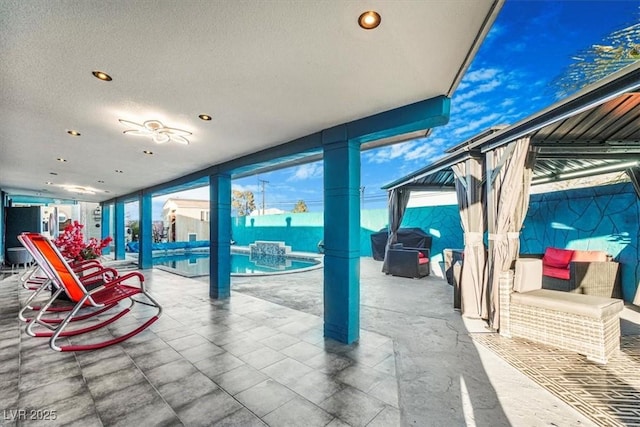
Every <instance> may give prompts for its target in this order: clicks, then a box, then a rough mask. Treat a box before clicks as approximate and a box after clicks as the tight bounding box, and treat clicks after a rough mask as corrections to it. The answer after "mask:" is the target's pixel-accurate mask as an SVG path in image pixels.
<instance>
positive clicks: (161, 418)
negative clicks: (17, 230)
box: [0, 270, 399, 426]
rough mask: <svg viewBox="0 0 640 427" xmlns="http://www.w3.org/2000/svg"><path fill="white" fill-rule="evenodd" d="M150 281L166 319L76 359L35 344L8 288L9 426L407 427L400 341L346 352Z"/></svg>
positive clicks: (0, 293)
mask: <svg viewBox="0 0 640 427" xmlns="http://www.w3.org/2000/svg"><path fill="white" fill-rule="evenodd" d="M145 275H146V277H147V285H148V286H149V289H150V291H151V292H152V294H153V295H154V296H155V297H157V298H158V300H159V301H160V302H161V304H162V305H163V308H164V314H163V315H162V317H161V318H160V320H159V321H158V322H156V323H155V324H154V325H153V326H152V327H151V328H150V329H149V330H147V331H145V332H143V333H142V334H140V335H138V336H136V337H134V338H132V339H130V340H128V341H125V342H124V343H122V344H120V345H116V346H113V347H110V348H107V349H103V350H98V351H91V352H77V353H56V352H54V351H52V350H50V349H49V347H48V342H47V340H46V339H39V338H31V337H28V336H27V335H26V334H25V333H24V332H23V325H20V324H19V323H18V321H17V318H16V314H17V310H18V307H19V300H24V298H25V297H26V295H28V293H27V291H18V284H17V280H15V278H9V279H6V280H4V281H2V282H0V306H1V318H0V322H1V323H0V324H1V326H2V328H1V330H2V332H1V333H0V361H1V363H2V365H1V366H2V368H1V369H0V383H1V384H3V387H2V390H1V391H0V407H2V408H6V410H5V411H4V413H3V414H1V415H2V416H3V417H2V419H1V420H0V423H1V424H2V425H22V424H24V425H28V424H30V423H29V422H24V423H23V422H20V423H18V422H14V421H12V418H14V415H15V412H11V411H15V410H18V409H29V410H31V409H35V410H42V411H47V410H48V411H55V413H56V420H55V421H54V422H48V423H46V425H79V426H93V425H96V426H99V425H123V426H132V425H144V426H147V425H154V426H156V425H188V426H197V425H238V426H252V425H264V424H265V423H266V424H268V425H272V426H286V425H305V426H325V425H331V426H338V425H345V423H347V424H348V425H353V426H364V425H371V426H374V425H383V426H391V425H398V424H399V411H398V392H397V381H396V378H395V359H394V353H393V342H392V340H391V339H389V338H387V337H384V336H381V335H378V334H375V333H364V334H363V335H362V338H361V340H360V343H359V344H358V345H352V346H346V345H342V344H339V343H337V342H335V341H332V340H325V339H324V338H323V336H322V320H321V319H320V318H318V317H317V316H314V315H310V314H306V313H302V312H299V311H296V310H292V309H289V308H286V307H283V306H280V305H277V304H273V303H271V302H267V301H263V300H260V299H257V298H254V297H251V296H247V295H242V294H234V295H233V297H232V298H231V300H230V301H211V300H209V298H208V297H207V286H206V285H203V283H202V282H198V281H193V280H190V279H185V278H182V277H178V276H175V275H173V274H170V273H166V272H162V271H158V270H154V271H153V272H151V271H149V272H145ZM140 307H141V306H138V309H136V312H134V313H131V314H129V315H128V316H125V318H123V319H121V320H118V321H117V322H116V323H115V324H114V326H113V327H110V331H109V332H106V333H105V332H101V333H94V334H93V337H95V338H96V339H105V337H106V336H107V334H111V333H114V332H117V331H119V330H127V328H130V327H131V325H132V324H133V323H134V322H136V321H137V319H136V317H140V318H143V317H144V316H145V315H146V312H147V313H148V312H149V310H148V309H146V307H144V306H142V307H141V309H140ZM125 319H126V320H125ZM83 340H85V339H84V338H83ZM87 341H88V340H87ZM28 416H29V412H27V417H28ZM43 424H45V423H44V422H43Z"/></svg>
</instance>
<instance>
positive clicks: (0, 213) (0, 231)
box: [0, 191, 6, 265]
mask: <svg viewBox="0 0 640 427" xmlns="http://www.w3.org/2000/svg"><path fill="white" fill-rule="evenodd" d="M5 199H6V197H5V195H4V191H0V265H2V264H3V263H4V233H5V232H4V206H5Z"/></svg>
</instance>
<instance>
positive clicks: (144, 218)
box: [138, 191, 153, 269]
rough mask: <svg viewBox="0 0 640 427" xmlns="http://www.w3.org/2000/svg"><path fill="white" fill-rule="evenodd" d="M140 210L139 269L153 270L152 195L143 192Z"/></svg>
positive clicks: (139, 205) (139, 204)
mask: <svg viewBox="0 0 640 427" xmlns="http://www.w3.org/2000/svg"><path fill="white" fill-rule="evenodd" d="M138 207H139V210H140V215H139V218H140V221H139V227H140V236H138V241H139V242H140V250H139V252H138V267H140V268H141V269H148V268H153V250H152V245H153V220H152V204H151V193H148V192H146V191H143V192H141V194H140V200H139V203H138Z"/></svg>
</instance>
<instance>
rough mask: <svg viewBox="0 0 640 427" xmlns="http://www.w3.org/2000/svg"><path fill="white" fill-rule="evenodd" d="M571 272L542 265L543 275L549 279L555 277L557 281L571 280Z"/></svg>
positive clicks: (566, 269)
mask: <svg viewBox="0 0 640 427" xmlns="http://www.w3.org/2000/svg"><path fill="white" fill-rule="evenodd" d="M570 274H571V273H570V271H569V269H568V268H560V267H551V266H549V265H544V264H543V265H542V275H544V276H548V277H555V278H556V279H563V280H569V276H570Z"/></svg>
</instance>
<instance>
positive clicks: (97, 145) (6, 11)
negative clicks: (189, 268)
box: [0, 0, 501, 201]
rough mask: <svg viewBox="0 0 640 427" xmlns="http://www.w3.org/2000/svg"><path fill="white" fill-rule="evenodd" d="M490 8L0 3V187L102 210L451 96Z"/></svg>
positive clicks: (286, 2)
mask: <svg viewBox="0 0 640 427" xmlns="http://www.w3.org/2000/svg"><path fill="white" fill-rule="evenodd" d="M495 3H496V2H494V1H491V0H482V1H481V0H477V1H476V0H474V1H448V0H442V1H348V2H346V1H343V0H325V1H319V2H313V1H299V0H278V1H257V0H255V1H253V0H247V1H226V0H225V1H153V2H150V1H106V2H105V1H93V0H83V1H73V2H72V1H57V0H48V1H40V0H29V1H24V0H2V1H1V2H0V51H1V58H2V60H1V61H0V100H1V101H0V102H1V103H0V189H2V190H4V191H7V192H9V193H10V194H27V195H35V194H40V195H42V196H46V197H54V198H56V197H57V198H71V197H76V198H78V199H81V200H87V201H103V200H107V199H111V198H113V197H115V196H118V195H122V194H128V193H131V192H133V191H136V190H139V189H141V188H145V187H148V186H152V185H157V184H161V183H163V182H166V181H168V180H171V179H175V178H178V177H181V176H184V175H185V174H187V173H189V172H193V171H196V170H199V169H203V168H206V167H208V166H211V165H215V164H219V163H221V162H225V161H228V160H231V159H234V158H237V157H240V156H243V155H247V154H250V153H253V152H256V151H259V150H261V149H264V148H267V147H273V146H276V145H279V144H282V143H285V142H287V141H290V140H293V139H295V138H298V137H301V136H304V135H307V134H310V133H313V132H317V131H320V130H322V129H325V128H328V127H331V126H334V125H337V124H341V123H345V122H347V121H350V120H354V119H358V118H362V117H367V116H370V115H372V114H375V113H379V112H382V111H387V110H390V109H393V108H397V107H400V106H403V105H406V104H410V103H413V102H416V101H419V100H423V99H428V98H431V97H434V96H438V95H450V93H451V91H452V90H453V89H454V88H455V86H456V85H457V83H458V81H459V78H460V74H461V72H463V71H464V69H465V68H466V67H467V66H468V64H469V60H470V57H471V56H472V55H473V53H474V52H475V49H476V48H477V46H478V44H479V43H480V42H481V40H482V39H483V37H484V35H485V34H486V31H487V29H488V24H490V23H491V22H493V20H494V19H495V15H496V14H497V10H498V9H499V7H496V4H495ZM497 3H498V6H499V5H500V4H501V2H497ZM368 9H375V10H377V11H379V12H380V14H381V15H382V25H381V26H380V27H379V28H378V29H376V30H373V31H364V30H362V29H360V28H359V27H358V26H357V24H356V19H357V17H358V15H359V14H360V13H361V12H363V11H365V10H368ZM93 70H102V71H105V72H107V73H109V74H110V75H111V76H112V77H113V81H111V82H102V81H99V80H97V79H96V78H94V77H93V76H92V74H91V72H92V71H93ZM202 113H205V114H209V115H211V116H213V120H212V121H210V122H204V121H201V120H200V119H198V114H202ZM118 119H125V120H129V121H134V122H138V123H142V122H143V121H145V120H160V121H162V122H163V123H164V124H165V125H166V126H170V127H176V128H181V129H185V130H188V131H190V132H192V134H193V135H192V136H191V137H190V138H189V139H190V141H191V143H190V145H188V146H183V145H178V144H173V143H168V144H163V145H156V144H153V143H152V142H151V140H150V139H147V138H141V137H133V136H128V135H124V134H123V131H124V130H125V129H126V127H124V126H123V125H122V124H120V123H119V122H118ZM70 129H74V130H78V131H79V132H80V133H81V136H80V137H72V136H69V135H68V134H67V133H66V131H67V130H70ZM143 150H151V151H153V152H154V155H153V156H148V155H145V154H143ZM57 158H64V159H66V160H67V161H66V162H64V163H61V162H59V161H57V160H56V159H57ZM116 170H121V171H123V173H117V172H115V171H116ZM51 173H55V174H57V175H52V174H51ZM47 181H51V182H53V185H46V184H45V183H46V182H47ZM99 181H104V182H99ZM58 184H71V185H78V186H85V187H92V188H95V189H97V190H98V192H97V193H96V194H95V195H87V194H74V193H69V192H67V191H65V190H63V189H62V188H60V187H58V186H57V185H58Z"/></svg>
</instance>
